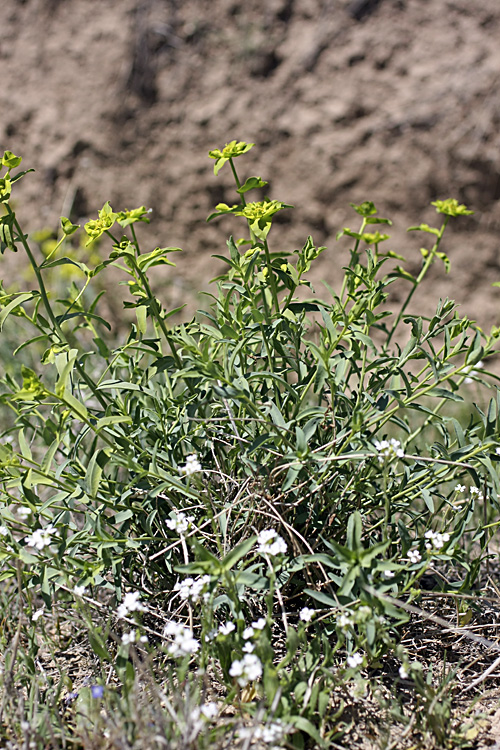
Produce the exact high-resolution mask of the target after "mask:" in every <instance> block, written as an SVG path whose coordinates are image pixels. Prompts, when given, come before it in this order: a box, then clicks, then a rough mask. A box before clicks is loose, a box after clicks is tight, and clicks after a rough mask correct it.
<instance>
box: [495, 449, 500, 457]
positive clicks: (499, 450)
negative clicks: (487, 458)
mask: <svg viewBox="0 0 500 750" xmlns="http://www.w3.org/2000/svg"><path fill="white" fill-rule="evenodd" d="M495 453H496V454H497V456H500V448H495Z"/></svg>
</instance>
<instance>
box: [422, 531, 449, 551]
mask: <svg viewBox="0 0 500 750" xmlns="http://www.w3.org/2000/svg"><path fill="white" fill-rule="evenodd" d="M424 537H425V539H427V540H428V541H427V542H426V543H425V548H426V549H427V550H429V551H433V550H440V549H442V547H444V545H445V544H446V543H447V542H449V541H450V535H449V534H448V533H447V532H445V533H444V534H440V533H439V532H437V531H426V532H425V534H424Z"/></svg>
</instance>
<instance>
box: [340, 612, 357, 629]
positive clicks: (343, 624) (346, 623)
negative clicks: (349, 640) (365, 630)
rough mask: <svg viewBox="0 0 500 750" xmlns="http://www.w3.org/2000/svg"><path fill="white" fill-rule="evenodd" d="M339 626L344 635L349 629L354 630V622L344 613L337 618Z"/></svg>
mask: <svg viewBox="0 0 500 750" xmlns="http://www.w3.org/2000/svg"><path fill="white" fill-rule="evenodd" d="M337 624H338V626H339V628H340V629H341V630H342V632H343V633H346V632H347V631H348V630H349V628H352V626H353V625H354V621H353V619H352V618H351V617H348V616H347V615H345V614H344V613H343V612H342V613H341V614H340V615H339V616H338V617H337Z"/></svg>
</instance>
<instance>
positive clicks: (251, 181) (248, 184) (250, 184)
mask: <svg viewBox="0 0 500 750" xmlns="http://www.w3.org/2000/svg"><path fill="white" fill-rule="evenodd" d="M265 185H267V182H266V181H265V180H263V179H262V178H261V177H249V178H248V179H247V180H246V181H245V184H244V185H242V186H241V187H239V188H238V189H237V190H236V192H237V193H239V194H240V195H243V193H247V192H248V191H249V190H254V189H255V188H261V187H264V186H265Z"/></svg>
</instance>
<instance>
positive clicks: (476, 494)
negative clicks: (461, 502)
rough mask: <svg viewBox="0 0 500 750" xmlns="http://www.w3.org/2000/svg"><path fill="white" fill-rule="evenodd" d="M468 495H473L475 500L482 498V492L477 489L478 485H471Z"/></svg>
mask: <svg viewBox="0 0 500 750" xmlns="http://www.w3.org/2000/svg"><path fill="white" fill-rule="evenodd" d="M469 492H470V496H471V497H474V498H475V499H476V500H483V499H484V498H483V493H482V492H481V490H480V489H479V487H471V488H470V490H469Z"/></svg>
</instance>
